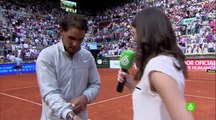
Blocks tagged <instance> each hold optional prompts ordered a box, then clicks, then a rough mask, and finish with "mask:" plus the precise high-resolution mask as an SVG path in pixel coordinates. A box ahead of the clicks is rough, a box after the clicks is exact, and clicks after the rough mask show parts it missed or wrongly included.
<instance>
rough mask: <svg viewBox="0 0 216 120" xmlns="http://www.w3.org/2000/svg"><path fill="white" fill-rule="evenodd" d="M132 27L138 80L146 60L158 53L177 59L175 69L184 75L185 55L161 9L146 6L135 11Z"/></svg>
mask: <svg viewBox="0 0 216 120" xmlns="http://www.w3.org/2000/svg"><path fill="white" fill-rule="evenodd" d="M132 27H134V28H136V32H137V38H138V40H137V49H136V65H137V68H138V72H137V74H136V80H140V79H141V77H142V75H143V72H144V69H145V67H146V64H147V63H148V61H149V60H150V59H151V58H153V57H155V56H157V55H159V54H164V55H170V56H173V57H175V58H176V59H178V60H179V65H180V66H178V65H175V64H174V66H175V67H176V69H177V70H182V71H183V73H184V76H185V77H186V73H187V66H186V64H185V63H184V60H185V56H184V54H183V53H182V51H181V49H180V48H179V47H178V45H177V42H176V36H175V34H174V31H173V29H172V25H171V23H170V21H169V19H168V17H167V16H166V15H165V13H164V12H163V11H161V10H160V9H158V8H154V7H151V8H146V9H144V10H142V11H140V12H138V13H137V15H136V17H135V19H134V20H133V21H132Z"/></svg>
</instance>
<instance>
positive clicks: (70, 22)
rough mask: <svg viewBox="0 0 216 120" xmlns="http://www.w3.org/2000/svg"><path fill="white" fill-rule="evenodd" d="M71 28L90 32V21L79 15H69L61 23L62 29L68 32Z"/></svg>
mask: <svg viewBox="0 0 216 120" xmlns="http://www.w3.org/2000/svg"><path fill="white" fill-rule="evenodd" d="M69 28H77V29H79V30H85V32H87V31H88V21H87V20H86V19H85V18H84V17H83V16H82V15H79V14H75V13H69V14H67V15H66V16H65V17H64V18H63V19H62V20H61V21H60V29H63V30H64V31H68V29H69Z"/></svg>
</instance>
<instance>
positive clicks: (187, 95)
mask: <svg viewBox="0 0 216 120" xmlns="http://www.w3.org/2000/svg"><path fill="white" fill-rule="evenodd" d="M185 96H186V97H195V98H203V99H210V100H215V99H216V98H214V97H205V96H199V95H189V94H185Z"/></svg>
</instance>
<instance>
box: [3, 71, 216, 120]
mask: <svg viewBox="0 0 216 120" xmlns="http://www.w3.org/2000/svg"><path fill="white" fill-rule="evenodd" d="M117 72H118V70H117V69H99V73H100V76H101V81H102V87H101V91H100V94H99V96H98V97H97V99H96V101H95V102H94V103H92V104H89V105H88V110H89V119H91V120H132V116H133V111H132V103H131V94H130V93H129V91H128V90H127V89H124V91H123V93H117V92H116V85H117V80H116V76H117ZM215 77H216V74H215V73H207V72H205V71H189V77H188V79H187V80H186V91H185V97H186V100H187V102H195V104H196V108H195V111H194V112H193V114H194V116H195V119H196V120H215V114H216V113H215V101H216V99H215V81H216V80H215ZM40 114H41V97H40V94H39V89H38V85H37V81H36V75H35V74H22V75H6V76H0V120H39V119H40Z"/></svg>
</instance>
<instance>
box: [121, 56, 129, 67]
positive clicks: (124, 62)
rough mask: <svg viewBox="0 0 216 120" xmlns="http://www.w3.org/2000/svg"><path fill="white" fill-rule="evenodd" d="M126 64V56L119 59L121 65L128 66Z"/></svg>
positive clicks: (127, 61)
mask: <svg viewBox="0 0 216 120" xmlns="http://www.w3.org/2000/svg"><path fill="white" fill-rule="evenodd" d="M128 63H129V60H128V56H127V55H126V56H124V57H123V58H122V59H121V64H122V65H128Z"/></svg>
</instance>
